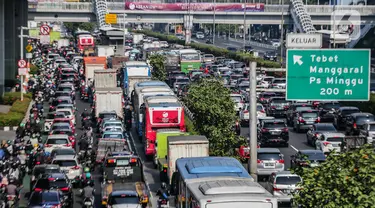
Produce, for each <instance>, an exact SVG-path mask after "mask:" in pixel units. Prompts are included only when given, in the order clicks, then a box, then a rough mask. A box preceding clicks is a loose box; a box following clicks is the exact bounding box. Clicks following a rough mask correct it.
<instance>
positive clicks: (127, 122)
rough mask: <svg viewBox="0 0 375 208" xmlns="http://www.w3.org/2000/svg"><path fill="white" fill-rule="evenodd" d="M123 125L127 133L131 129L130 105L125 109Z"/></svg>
mask: <svg viewBox="0 0 375 208" xmlns="http://www.w3.org/2000/svg"><path fill="white" fill-rule="evenodd" d="M125 125H126V130H127V131H129V130H130V129H131V128H132V109H131V105H130V104H128V105H127V106H126V107H125Z"/></svg>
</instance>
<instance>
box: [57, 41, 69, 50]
mask: <svg viewBox="0 0 375 208" xmlns="http://www.w3.org/2000/svg"><path fill="white" fill-rule="evenodd" d="M69 45H70V41H69V39H60V40H58V41H57V47H58V48H62V47H66V46H69Z"/></svg>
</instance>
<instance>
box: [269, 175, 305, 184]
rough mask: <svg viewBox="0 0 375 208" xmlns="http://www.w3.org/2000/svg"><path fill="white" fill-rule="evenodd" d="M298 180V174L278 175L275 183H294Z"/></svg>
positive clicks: (299, 180)
mask: <svg viewBox="0 0 375 208" xmlns="http://www.w3.org/2000/svg"><path fill="white" fill-rule="evenodd" d="M299 182H301V178H300V177H299V176H278V177H276V182H275V183H276V184H278V185H295V184H297V183H299Z"/></svg>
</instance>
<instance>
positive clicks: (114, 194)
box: [111, 191, 138, 196]
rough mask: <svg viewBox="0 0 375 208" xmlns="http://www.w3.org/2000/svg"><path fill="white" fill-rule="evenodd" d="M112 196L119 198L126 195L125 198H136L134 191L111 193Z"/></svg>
mask: <svg viewBox="0 0 375 208" xmlns="http://www.w3.org/2000/svg"><path fill="white" fill-rule="evenodd" d="M111 195H112V196H121V195H127V196H138V194H137V192H136V191H112V193H111Z"/></svg>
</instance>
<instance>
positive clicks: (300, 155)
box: [290, 150, 326, 168]
mask: <svg viewBox="0 0 375 208" xmlns="http://www.w3.org/2000/svg"><path fill="white" fill-rule="evenodd" d="M325 161H326V156H325V155H324V153H323V151H321V150H299V151H298V152H297V153H296V154H294V155H292V156H290V167H291V168H296V167H297V166H302V167H311V168H314V167H317V166H319V165H320V163H323V162H325Z"/></svg>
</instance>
